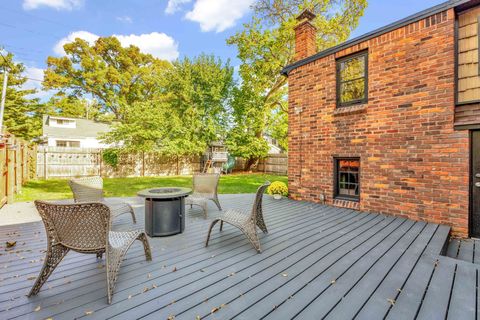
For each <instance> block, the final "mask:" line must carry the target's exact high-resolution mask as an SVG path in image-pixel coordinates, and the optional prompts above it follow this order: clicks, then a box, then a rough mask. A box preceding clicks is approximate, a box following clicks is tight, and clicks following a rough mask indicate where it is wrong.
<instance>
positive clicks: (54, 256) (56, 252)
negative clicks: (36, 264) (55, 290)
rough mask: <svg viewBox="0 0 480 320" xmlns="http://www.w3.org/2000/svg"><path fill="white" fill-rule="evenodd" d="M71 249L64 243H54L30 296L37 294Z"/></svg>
mask: <svg viewBox="0 0 480 320" xmlns="http://www.w3.org/2000/svg"><path fill="white" fill-rule="evenodd" d="M68 251H70V249H68V248H66V247H64V246H62V245H59V244H58V245H54V246H52V247H51V248H50V249H49V250H48V251H47V256H46V257H45V262H44V263H43V267H42V270H41V271H40V274H39V275H38V277H37V280H36V281H35V284H34V285H33V287H32V289H31V290H30V293H29V294H28V296H29V297H30V296H32V295H36V294H37V293H38V292H39V291H40V288H41V287H42V286H43V284H44V283H45V282H46V281H47V279H48V277H50V275H51V274H52V272H53V270H55V268H56V267H57V266H58V264H59V263H60V261H62V259H63V257H65V255H66V254H67V253H68Z"/></svg>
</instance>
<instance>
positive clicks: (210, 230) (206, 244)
mask: <svg viewBox="0 0 480 320" xmlns="http://www.w3.org/2000/svg"><path fill="white" fill-rule="evenodd" d="M218 221H220V219H215V220H213V221H212V223H211V224H210V227H209V228H208V234H207V240H206V241H205V247H208V241H209V240H210V235H211V234H212V228H213V227H214V226H215V224H216V223H217V222H218Z"/></svg>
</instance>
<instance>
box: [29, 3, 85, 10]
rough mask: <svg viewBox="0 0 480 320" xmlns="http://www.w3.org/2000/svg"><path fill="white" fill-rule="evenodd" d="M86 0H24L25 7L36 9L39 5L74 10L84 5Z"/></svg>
mask: <svg viewBox="0 0 480 320" xmlns="http://www.w3.org/2000/svg"><path fill="white" fill-rule="evenodd" d="M83 2H84V0H23V5H22V6H23V9H25V10H34V9H37V8H39V7H50V8H53V9H56V10H69V11H70V10H73V9H78V8H80V7H81V6H82V5H83Z"/></svg>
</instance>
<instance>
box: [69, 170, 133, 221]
mask: <svg viewBox="0 0 480 320" xmlns="http://www.w3.org/2000/svg"><path fill="white" fill-rule="evenodd" d="M68 184H69V186H70V189H72V193H73V198H74V200H75V202H102V203H104V204H106V205H107V206H108V207H109V208H110V210H111V212H112V215H113V216H114V217H116V216H119V215H121V214H124V213H130V214H131V215H132V220H133V223H137V219H136V218H135V212H134V211H133V208H132V206H131V205H129V204H128V203H125V202H122V201H115V202H112V201H108V202H107V201H106V200H105V198H104V197H103V179H102V178H101V177H86V178H78V179H72V180H70V181H69V182H68Z"/></svg>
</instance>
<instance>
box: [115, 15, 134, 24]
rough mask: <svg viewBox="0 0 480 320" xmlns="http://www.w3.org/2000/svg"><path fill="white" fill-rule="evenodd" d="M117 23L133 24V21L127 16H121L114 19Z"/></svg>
mask: <svg viewBox="0 0 480 320" xmlns="http://www.w3.org/2000/svg"><path fill="white" fill-rule="evenodd" d="M116 19H117V21H120V22H123V23H133V19H132V18H130V17H129V16H121V17H117V18H116Z"/></svg>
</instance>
